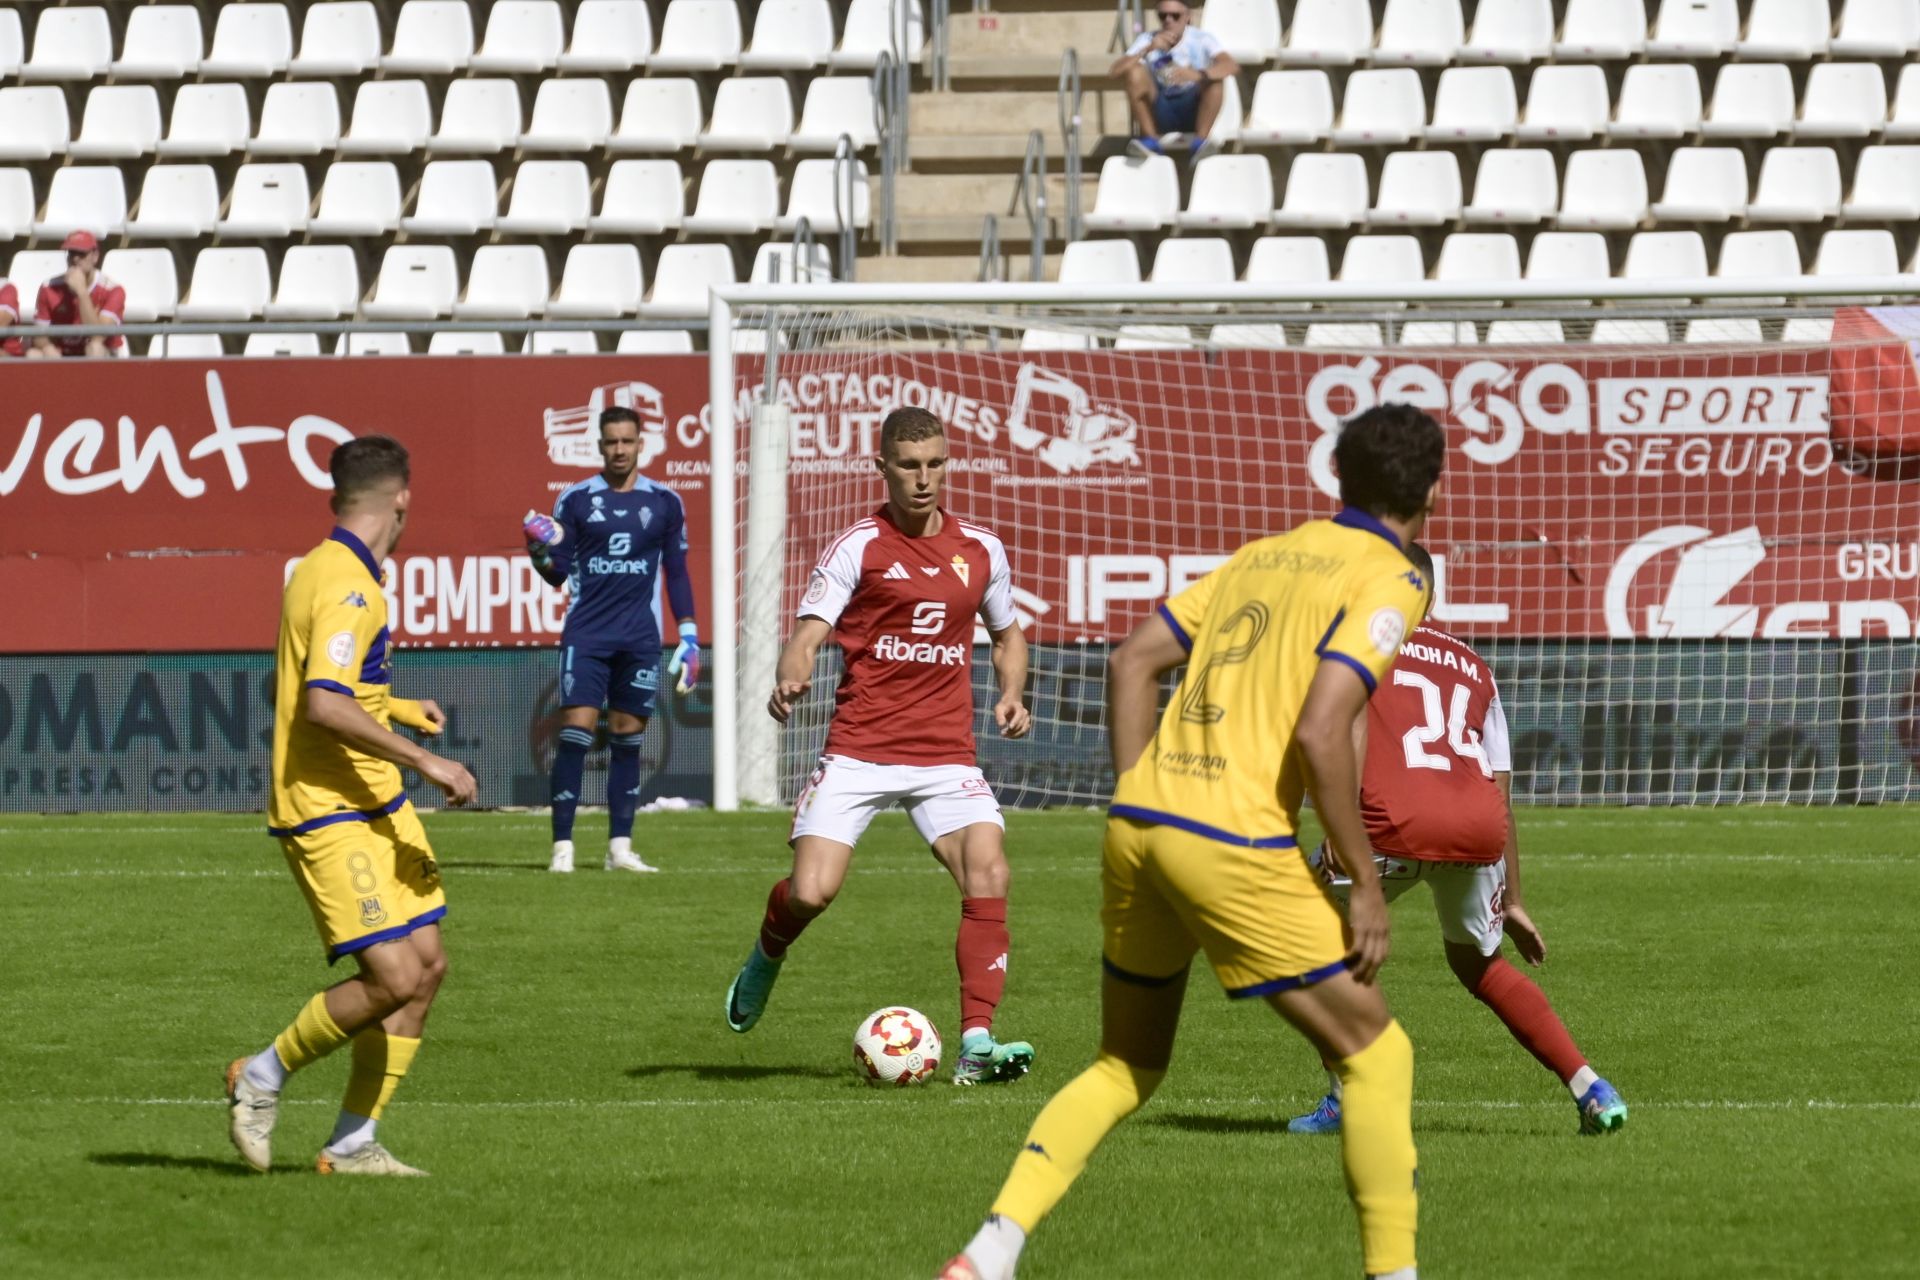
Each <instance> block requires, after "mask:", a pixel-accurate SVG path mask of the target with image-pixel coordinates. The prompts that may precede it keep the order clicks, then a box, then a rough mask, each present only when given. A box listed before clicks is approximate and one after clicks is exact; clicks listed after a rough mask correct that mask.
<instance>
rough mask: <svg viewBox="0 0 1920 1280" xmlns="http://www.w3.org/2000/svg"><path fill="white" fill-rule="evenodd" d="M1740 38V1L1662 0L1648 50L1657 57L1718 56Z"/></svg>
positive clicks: (1648, 41)
mask: <svg viewBox="0 0 1920 1280" xmlns="http://www.w3.org/2000/svg"><path fill="white" fill-rule="evenodd" d="M1739 39H1740V6H1739V4H1738V3H1737V0H1660V11H1659V12H1658V13H1657V14H1655V15H1654V19H1653V35H1652V36H1651V37H1650V38H1649V39H1648V40H1647V53H1648V55H1649V56H1651V57H1655V58H1717V57H1719V56H1721V55H1722V54H1724V53H1728V52H1731V51H1732V49H1733V46H1734V42H1735V41H1737V40H1739Z"/></svg>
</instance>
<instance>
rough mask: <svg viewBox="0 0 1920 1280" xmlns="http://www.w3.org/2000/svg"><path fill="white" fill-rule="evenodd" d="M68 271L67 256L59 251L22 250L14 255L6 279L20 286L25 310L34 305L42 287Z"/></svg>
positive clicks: (22, 304)
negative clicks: (35, 297)
mask: <svg viewBox="0 0 1920 1280" xmlns="http://www.w3.org/2000/svg"><path fill="white" fill-rule="evenodd" d="M66 269H67V255H66V254H64V253H62V252H61V251H60V250H58V249H22V250H21V251H20V252H18V253H16V254H14V255H13V261H12V263H11V264H9V265H8V267H7V273H6V278H7V279H9V280H11V281H13V282H14V284H16V285H17V286H19V290H20V304H21V308H22V309H23V310H24V309H26V308H27V307H30V306H32V305H33V301H32V300H33V298H34V296H35V295H36V294H37V293H38V292H39V290H40V286H41V285H42V284H43V283H45V282H46V281H48V280H51V279H53V278H54V277H55V276H57V275H60V274H61V273H62V272H64V271H65V270H66Z"/></svg>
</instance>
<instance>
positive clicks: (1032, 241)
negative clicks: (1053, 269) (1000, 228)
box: [1007, 129, 1047, 282]
mask: <svg viewBox="0 0 1920 1280" xmlns="http://www.w3.org/2000/svg"><path fill="white" fill-rule="evenodd" d="M1007 212H1008V213H1024V214H1026V215H1027V234H1028V237H1029V247H1028V250H1027V254H1028V260H1027V278H1028V279H1030V280H1033V281H1035V282H1038V281H1041V280H1044V279H1045V278H1046V273H1047V138H1046V135H1045V134H1043V133H1041V132H1040V131H1039V130H1038V129H1035V130H1034V131H1033V132H1031V133H1029V134H1028V135H1027V154H1026V155H1025V157H1023V158H1022V159H1021V161H1020V185H1019V186H1017V187H1015V188H1014V190H1013V203H1012V205H1011V206H1010V207H1009V208H1008V209H1007Z"/></svg>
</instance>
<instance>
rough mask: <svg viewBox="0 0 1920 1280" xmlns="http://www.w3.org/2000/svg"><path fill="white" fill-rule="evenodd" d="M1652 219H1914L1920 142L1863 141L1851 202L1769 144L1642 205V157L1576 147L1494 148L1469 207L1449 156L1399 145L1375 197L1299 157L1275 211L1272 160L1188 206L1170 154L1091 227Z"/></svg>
mask: <svg viewBox="0 0 1920 1280" xmlns="http://www.w3.org/2000/svg"><path fill="white" fill-rule="evenodd" d="M1649 217H1651V218H1652V219H1653V220H1654V221H1657V222H1705V223H1715V222H1729V221H1732V220H1735V219H1739V218H1745V219H1748V220H1750V221H1754V222H1819V221H1822V220H1824V219H1829V218H1838V217H1845V218H1848V219H1850V220H1853V221H1863V222H1864V221H1873V222H1898V221H1906V220H1911V219H1915V218H1920V145H1882V146H1872V147H1865V148H1863V149H1862V150H1861V152H1860V157H1859V160H1858V162H1857V163H1856V165H1855V168H1854V173H1853V183H1852V189H1851V194H1850V195H1849V194H1848V193H1847V191H1846V189H1845V185H1844V180H1843V178H1842V176H1841V170H1840V160H1839V156H1838V155H1837V154H1836V153H1835V152H1834V151H1833V149H1832V148H1830V147H1773V148H1771V149H1769V150H1768V151H1767V152H1766V154H1765V155H1764V156H1763V157H1762V159H1761V161H1760V172H1759V176H1758V179H1757V181H1756V182H1755V183H1754V184H1753V186H1752V187H1751V189H1750V188H1749V183H1748V175H1747V163H1746V156H1745V155H1744V154H1743V153H1742V152H1741V151H1740V150H1739V149H1738V148H1734V147H1681V148H1678V149H1677V150H1675V152H1674V153H1673V156H1672V158H1671V161H1670V162H1669V164H1668V166H1667V176H1666V186H1665V190H1664V191H1663V193H1662V196H1661V199H1660V200H1659V201H1657V202H1655V201H1652V200H1650V199H1649V193H1648V184H1647V173H1646V166H1645V162H1644V159H1643V157H1642V156H1641V154H1640V152H1638V151H1636V150H1631V149H1626V148H1621V149H1608V150H1598V151H1576V152H1574V153H1573V154H1571V155H1570V156H1568V157H1567V164H1566V173H1565V177H1564V181H1562V179H1561V175H1560V174H1559V172H1558V166H1557V164H1556V161H1555V158H1554V155H1553V153H1552V152H1551V151H1545V150H1534V149H1526V148H1522V149H1518V150H1511V151H1489V152H1487V153H1486V154H1484V155H1483V156H1481V158H1480V167H1479V171H1478V173H1477V175H1476V177H1475V181H1474V186H1473V196H1472V199H1471V200H1465V199H1463V192H1462V183H1461V174H1460V162H1459V159H1458V157H1456V156H1455V155H1454V154H1453V153H1452V152H1447V151H1395V152H1392V153H1390V154H1389V155H1388V156H1387V157H1386V160H1385V162H1384V163H1383V164H1382V166H1381V169H1380V185H1379V190H1378V192H1377V193H1375V194H1374V195H1373V196H1372V198H1371V199H1369V192H1368V182H1367V167H1366V163H1365V162H1364V161H1363V160H1362V159H1361V158H1360V157H1359V156H1357V155H1353V154H1351V153H1340V152H1335V153H1319V152H1313V153H1308V154H1304V155H1299V156H1295V157H1294V159H1293V162H1292V166H1291V168H1290V169H1289V170H1288V172H1287V179H1286V187H1285V191H1284V194H1283V196H1282V198H1281V199H1280V201H1279V202H1278V205H1277V206H1276V204H1275V201H1274V174H1273V168H1272V166H1271V165H1269V164H1268V162H1267V159H1266V157H1264V156H1259V155H1216V156H1207V157H1204V158H1203V159H1202V160H1201V161H1200V163H1199V164H1198V165H1197V166H1196V167H1195V168H1194V172H1193V184H1192V189H1191V191H1190V192H1189V195H1188V199H1187V203H1186V207H1185V209H1184V210H1183V209H1182V208H1181V206H1180V184H1179V175H1178V172H1177V170H1176V169H1175V167H1174V163H1173V161H1172V160H1171V159H1169V158H1167V157H1165V156H1153V157H1151V158H1149V159H1147V160H1144V161H1141V160H1135V159H1131V158H1125V157H1118V156H1116V157H1113V158H1112V159H1109V160H1108V161H1107V162H1106V164H1105V165H1104V166H1103V167H1102V169H1101V171H1100V185H1099V187H1098V189H1097V190H1096V192H1095V195H1094V204H1093V208H1092V210H1091V211H1090V212H1089V213H1088V214H1087V216H1086V225H1087V226H1088V227H1089V228H1090V229H1092V230H1096V231H1154V230H1157V229H1159V228H1162V227H1167V226H1176V225H1177V226H1182V227H1192V228H1207V227H1218V228H1223V229H1237V230H1244V229H1248V228H1253V227H1262V226H1265V225H1267V224H1268V223H1272V224H1273V225H1275V226H1282V227H1321V228H1331V229H1339V228H1345V227H1356V226H1415V227H1437V226H1444V225H1448V224H1450V223H1453V222H1455V221H1458V220H1462V219H1464V220H1466V221H1468V222H1489V223H1514V224H1522V225H1525V224H1532V223H1539V222H1553V223H1556V224H1557V225H1559V226H1562V227H1584V228H1592V229H1596V230H1610V231H1627V230H1631V229H1633V228H1635V227H1637V226H1640V225H1641V224H1642V223H1643V222H1645V221H1646V220H1647V219H1648V218H1649Z"/></svg>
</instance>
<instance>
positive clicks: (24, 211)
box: [0, 169, 219, 240]
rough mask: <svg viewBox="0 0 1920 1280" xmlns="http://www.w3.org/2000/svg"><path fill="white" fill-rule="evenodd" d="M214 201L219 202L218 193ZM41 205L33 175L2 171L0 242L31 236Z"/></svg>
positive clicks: (22, 172) (21, 170)
mask: <svg viewBox="0 0 1920 1280" xmlns="http://www.w3.org/2000/svg"><path fill="white" fill-rule="evenodd" d="M148 172H149V173H151V172H152V171H151V170H149V171H148ZM207 176H208V177H212V176H213V175H212V174H208V175H207ZM214 201H215V203H216V204H217V203H218V202H219V195H218V193H215V196H214ZM39 205H40V202H39V201H38V200H36V199H35V198H34V195H33V174H31V173H29V172H28V171H27V170H25V169H0V240H24V239H25V238H26V237H27V236H29V235H31V234H32V233H33V214H34V210H35V209H37V208H39Z"/></svg>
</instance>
